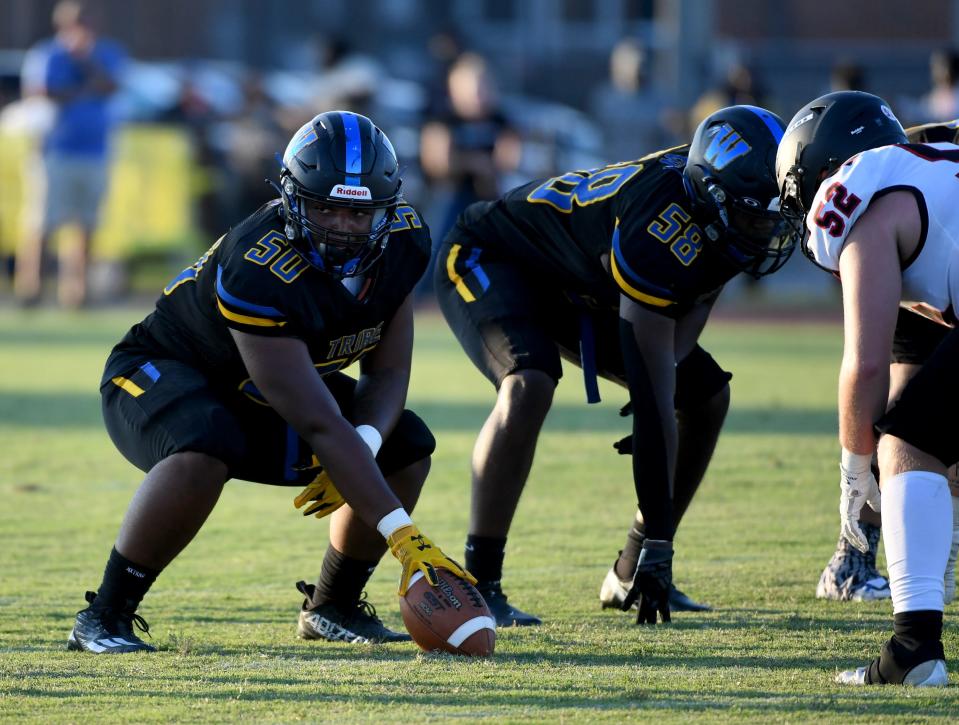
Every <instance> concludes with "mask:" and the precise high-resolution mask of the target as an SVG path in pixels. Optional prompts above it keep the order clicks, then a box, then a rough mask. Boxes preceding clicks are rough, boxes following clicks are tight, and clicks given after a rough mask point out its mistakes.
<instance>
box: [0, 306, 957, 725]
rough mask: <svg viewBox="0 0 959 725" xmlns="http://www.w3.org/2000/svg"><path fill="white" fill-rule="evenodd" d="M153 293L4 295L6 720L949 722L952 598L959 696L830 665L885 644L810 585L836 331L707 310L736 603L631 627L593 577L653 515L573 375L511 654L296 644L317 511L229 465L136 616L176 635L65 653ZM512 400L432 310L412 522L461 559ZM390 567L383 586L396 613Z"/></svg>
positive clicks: (724, 593)
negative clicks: (115, 374) (500, 406)
mask: <svg viewBox="0 0 959 725" xmlns="http://www.w3.org/2000/svg"><path fill="white" fill-rule="evenodd" d="M142 312H143V310H127V311H109V312H96V313H90V314H87V315H83V316H81V315H76V316H73V315H67V314H61V313H55V312H47V311H40V312H37V313H34V314H30V315H26V314H23V313H14V312H11V311H0V371H2V376H0V450H2V455H0V500H2V505H0V720H3V721H18V722H22V721H35V722H50V721H56V722H58V723H65V722H92V721H102V722H115V721H133V722H171V721H191V722H204V721H233V720H245V721H267V722H291V721H301V720H306V721H357V720H371V721H379V722H419V721H424V720H427V721H445V720H470V721H478V720H493V721H496V722H519V721H538V722H546V721H550V722H555V721H573V722H585V721H589V722H594V721H596V722H599V721H608V722H624V721H632V722H642V721H646V720H647V719H650V721H652V720H651V719H655V721H657V722H670V721H685V720H688V719H691V718H695V719H696V720H697V721H703V722H728V721H758V722H773V721H775V722H783V721H812V720H816V721H824V720H825V721H840V720H841V721H842V722H850V721H860V722H904V721H910V722H913V721H921V720H941V721H955V720H956V719H957V718H959V688H957V687H956V686H955V682H956V672H955V669H954V668H955V666H956V664H955V663H956V662H957V661H959V660H956V659H955V658H956V655H957V653H959V629H957V627H956V625H957V616H956V615H957V613H959V607H957V605H952V606H951V607H950V608H949V609H948V610H947V615H946V630H947V634H946V650H947V652H949V653H951V655H952V657H953V660H952V663H951V666H952V667H953V672H952V675H951V678H952V681H953V685H952V686H951V687H950V688H948V689H946V690H945V691H941V690H940V691H936V692H928V691H918V690H903V689H901V688H899V689H896V688H873V689H869V690H868V691H862V690H850V689H843V688H840V687H839V686H837V685H834V684H832V677H833V675H834V674H835V672H836V671H837V670H839V669H846V668H849V667H851V666H855V665H859V664H864V663H865V662H866V661H867V660H868V659H870V658H871V657H873V656H874V655H875V654H876V653H877V652H878V648H879V646H880V645H881V643H882V642H883V641H884V639H885V638H886V637H887V636H888V627H889V621H890V611H891V609H890V605H889V604H888V602H886V603H874V604H845V605H841V604H837V603H824V602H818V601H816V600H815V599H814V598H813V590H814V587H815V582H816V578H817V577H818V574H819V571H820V570H821V568H822V566H823V565H824V564H825V562H826V560H827V559H828V557H829V555H830V553H831V552H832V547H833V544H834V542H835V536H836V532H837V528H838V515H837V513H836V507H837V493H838V491H837V489H838V486H837V483H838V482H837V480H836V472H837V471H836V464H837V443H836V440H835V433H836V420H835V408H834V396H835V383H836V373H837V367H838V361H839V355H840V345H841V340H840V338H841V333H840V330H839V328H838V327H836V326H831V325H825V324H824V325H812V324H808V325H807V324H794V325H779V326H775V325H772V324H764V325H748V324H742V323H731V322H726V323H722V322H719V323H715V324H713V325H711V326H710V327H709V328H708V329H707V331H706V334H705V342H706V347H708V349H709V350H710V351H712V352H713V354H714V355H715V356H716V358H717V359H718V360H719V361H720V362H721V363H722V364H723V365H724V366H725V367H726V368H728V369H729V370H731V371H733V372H734V373H735V375H736V377H735V379H734V380H733V382H732V386H733V404H732V410H731V412H730V415H729V419H728V422H727V428H726V431H725V433H724V435H723V437H722V439H721V440H720V444H719V447H718V450H717V453H716V456H715V459H714V462H713V466H712V468H711V470H710V472H709V474H708V476H707V479H706V481H705V482H704V484H703V487H702V489H701V491H700V494H699V496H698V498H697V499H696V501H695V502H694V503H693V506H692V508H691V510H690V512H689V514H688V516H687V518H686V520H685V521H684V523H683V527H682V529H681V530H680V532H679V534H678V536H677V540H676V550H677V557H676V565H675V573H676V581H677V583H678V584H679V585H680V586H681V587H682V588H683V589H685V590H686V591H687V592H688V593H690V594H691V595H693V596H694V597H695V598H699V599H703V600H705V601H708V602H710V603H712V604H713V605H715V606H716V610H715V611H714V612H712V613H706V614H677V615H676V616H675V617H674V620H673V621H674V623H673V625H672V626H670V627H655V628H638V627H636V626H634V625H633V617H632V616H630V615H627V614H624V613H621V612H613V611H606V612H603V611H601V610H600V608H599V605H598V601H597V592H598V589H599V585H600V582H601V581H602V578H603V576H604V574H605V572H606V570H607V568H608V567H609V565H610V563H611V562H612V561H613V558H614V557H615V555H616V550H617V548H618V547H619V545H620V544H621V540H622V538H623V535H624V533H625V527H626V524H627V523H628V521H629V517H630V515H631V512H632V511H633V509H634V506H635V503H634V494H633V490H632V489H633V487H632V483H631V478H630V474H629V468H628V461H627V459H626V458H625V457H621V456H617V455H615V453H614V452H613V451H612V448H611V444H612V442H613V441H614V440H616V439H617V438H619V437H621V436H622V435H624V434H625V432H626V430H627V421H624V420H623V419H621V418H619V417H618V416H617V411H618V408H619V406H620V405H621V404H622V403H623V402H624V399H625V396H624V394H623V392H622V391H620V390H617V389H615V388H614V387H612V386H604V387H603V388H602V392H603V394H604V402H603V403H602V404H601V405H597V406H589V407H587V406H586V405H585V404H584V403H583V392H582V382H581V379H580V378H579V377H578V375H577V372H576V371H575V370H572V369H570V370H568V371H567V377H566V378H565V379H564V380H563V383H562V384H561V385H560V388H559V391H558V396H557V401H556V405H555V408H554V410H553V412H552V413H551V415H550V418H549V420H548V423H547V430H546V431H545V433H544V435H543V437H542V439H541V443H540V447H539V450H538V455H537V461H536V465H535V467H534V472H533V476H532V479H531V480H530V483H529V486H528V487H527V490H526V493H525V495H524V499H523V502H522V505H521V506H520V510H519V513H518V515H517V519H516V522H515V525H514V529H513V532H514V533H513V536H512V538H511V540H510V544H509V549H508V552H509V555H508V558H507V562H506V572H505V585H506V590H507V592H508V594H509V595H510V596H511V598H512V599H513V600H515V602H516V603H517V604H518V605H520V606H521V607H523V608H525V609H529V610H531V611H533V612H536V613H537V614H540V615H541V616H542V617H543V619H544V621H545V622H546V624H545V625H544V626H543V627H540V628H527V629H514V630H501V631H500V632H499V639H498V642H497V653H496V656H495V657H494V658H493V659H492V660H489V661H466V660H462V659H456V658H451V657H448V656H438V655H423V654H418V651H417V650H416V649H415V647H414V646H413V645H411V644H397V645H388V646H386V645H383V646H355V645H344V644H328V643H317V642H304V641H300V640H298V639H296V637H295V636H294V632H295V625H296V616H297V611H298V608H299V605H300V601H301V597H300V595H299V593H298V592H297V591H296V590H295V589H294V587H293V583H294V582H295V581H297V579H303V578H305V579H307V580H312V579H314V578H315V576H316V574H317V573H318V569H319V564H320V560H321V557H322V553H323V550H324V547H325V544H326V539H327V526H326V524H325V522H318V521H316V520H315V519H312V518H310V519H304V518H303V517H301V516H300V514H299V512H297V511H295V510H294V509H293V506H292V498H293V493H294V492H293V490H284V489H277V488H271V487H266V486H255V485H251V484H246V483H232V484H230V485H228V486H227V490H226V492H225V493H224V495H223V498H222V499H221V501H220V504H219V506H218V507H217V509H216V510H215V511H214V513H213V515H212V517H211V518H210V520H209V522H208V523H207V525H206V526H205V527H204V529H203V531H201V533H200V535H199V536H198V537H197V539H196V541H194V543H193V544H192V545H191V546H190V547H189V548H188V549H187V550H186V552H185V553H184V554H183V555H182V556H181V557H180V558H179V559H177V560H176V561H175V562H174V563H173V564H172V565H171V566H170V567H169V569H168V570H167V571H166V572H164V573H163V575H162V576H161V578H160V579H159V581H158V582H157V584H156V586H155V587H154V590H153V591H152V592H150V594H148V595H147V598H146V600H145V601H144V603H143V606H142V607H141V610H140V611H141V614H142V615H143V616H144V617H145V618H146V619H147V620H148V621H149V622H150V624H151V629H152V633H153V635H154V643H155V644H157V645H158V646H159V648H160V652H159V653H158V654H155V655H149V656H118V657H95V656H88V655H83V654H77V653H73V652H67V651H66V650H65V641H66V637H67V634H68V632H69V631H70V627H71V624H72V618H73V616H74V614H75V612H76V611H77V610H78V609H80V608H81V607H82V606H84V601H83V592H84V591H85V590H86V589H92V588H95V587H96V586H97V584H98V582H99V579H100V575H101V573H102V567H103V564H104V562H105V560H106V556H107V554H108V552H109V550H110V546H111V545H112V542H113V538H114V536H115V534H116V529H117V526H118V524H119V521H120V518H121V516H122V513H123V511H124V510H125V507H126V504H127V501H128V500H129V498H130V496H131V494H132V492H133V490H134V489H135V487H136V485H137V484H138V482H139V480H140V477H141V476H140V473H139V472H138V471H136V470H135V469H133V468H132V467H131V466H130V465H129V464H127V463H126V462H125V461H124V460H123V459H122V457H121V456H120V455H119V454H118V453H117V452H116V451H115V450H114V449H113V447H112V445H111V443H110V441H109V439H108V438H107V435H106V433H105V432H104V430H103V427H102V423H101V420H100V415H99V398H98V395H97V382H98V379H99V375H100V371H101V366H102V364H103V361H104V359H105V357H106V354H107V352H108V350H109V348H110V346H111V345H112V344H113V343H114V342H115V341H116V340H117V339H118V338H119V337H120V335H121V334H122V333H123V331H124V330H125V329H126V327H127V326H128V325H129V324H130V323H132V322H134V321H135V320H136V319H139V317H140V316H141V315H142ZM491 404H492V391H491V390H490V389H489V387H488V386H487V385H486V384H485V382H484V381H483V380H482V379H481V378H480V376H479V374H478V373H476V372H475V371H474V370H473V369H472V368H471V367H470V365H469V363H468V362H467V360H466V358H465V357H464V356H463V355H462V353H461V352H460V350H459V348H458V347H457V346H456V344H455V342H454V341H453V339H452V337H451V335H450V334H449V333H448V331H447V330H446V327H445V325H444V324H443V323H442V321H441V320H440V319H439V318H436V317H434V316H429V315H426V316H424V317H423V318H422V319H421V320H420V322H419V325H418V331H417V348H416V360H415V370H414V382H413V386H412V390H411V395H410V407H412V408H414V409H416V410H417V411H418V412H419V413H420V414H421V415H422V416H423V417H424V418H425V419H426V420H427V422H428V423H429V424H430V426H431V427H432V428H433V430H434V432H435V434H436V438H437V441H438V450H437V453H436V456H435V458H434V464H433V472H432V474H431V477H430V480H429V482H428V483H427V489H426V492H425V494H424V496H423V499H422V502H421V506H420V508H419V509H418V510H417V514H416V519H417V521H418V523H419V524H420V525H421V527H422V528H423V529H424V530H425V531H427V532H428V533H429V534H430V535H431V536H432V537H433V538H434V539H435V540H436V541H437V542H438V543H440V544H441V545H442V546H443V547H444V548H445V549H446V550H447V551H449V552H450V553H451V554H453V555H454V556H459V555H460V554H461V551H462V544H463V538H464V536H465V531H466V525H467V509H468V495H469V491H468V480H469V479H468V470H469V469H468V466H469V453H470V450H471V448H472V443H473V439H474V437H475V434H476V431H477V430H478V428H479V426H480V424H481V423H482V421H483V420H484V418H485V416H486V414H487V412H488V410H489V407H490V406H491ZM397 574H398V569H397V566H396V564H395V562H393V561H392V560H387V561H384V563H383V565H382V566H381V567H380V570H378V571H377V572H376V574H375V575H374V578H373V580H372V582H371V585H370V588H369V589H370V592H369V593H370V598H371V600H372V601H373V602H374V603H376V605H377V606H378V608H379V613H380V614H381V615H382V617H383V619H384V620H385V621H386V623H387V624H389V625H391V626H394V627H401V626H402V623H401V620H400V616H399V610H398V607H397V604H396V599H395V583H396V576H397Z"/></svg>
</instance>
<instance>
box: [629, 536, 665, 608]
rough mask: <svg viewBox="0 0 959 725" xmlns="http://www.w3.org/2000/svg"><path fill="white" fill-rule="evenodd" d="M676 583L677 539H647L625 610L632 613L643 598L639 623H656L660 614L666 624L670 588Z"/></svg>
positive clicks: (640, 555)
mask: <svg viewBox="0 0 959 725" xmlns="http://www.w3.org/2000/svg"><path fill="white" fill-rule="evenodd" d="M672 583H673V542H671V541H658V540H655V539H646V540H645V541H644V542H643V549H642V551H640V552H639V563H637V564H636V576H634V577H633V586H632V587H630V590H629V593H628V594H627V595H626V599H624V600H623V605H622V607H621V608H622V610H623V611H624V612H628V611H629V609H630V607H632V606H633V603H634V602H635V601H636V600H637V599H638V600H639V613H638V614H637V615H636V624H656V615H657V614H659V617H660V619H661V620H662V622H663V624H666V623H667V622H669V621H670V619H669V589H670V587H671V586H672Z"/></svg>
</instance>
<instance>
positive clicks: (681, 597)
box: [669, 584, 713, 612]
mask: <svg viewBox="0 0 959 725" xmlns="http://www.w3.org/2000/svg"><path fill="white" fill-rule="evenodd" d="M669 610H670V611H671V612H711V611H713V608H712V607H711V606H709V605H708V604H703V603H701V602H694V601H693V600H692V599H690V598H689V597H688V596H687V595H686V594H685V593H683V592H682V591H680V590H679V589H677V588H676V585H675V584H671V585H670V586H669Z"/></svg>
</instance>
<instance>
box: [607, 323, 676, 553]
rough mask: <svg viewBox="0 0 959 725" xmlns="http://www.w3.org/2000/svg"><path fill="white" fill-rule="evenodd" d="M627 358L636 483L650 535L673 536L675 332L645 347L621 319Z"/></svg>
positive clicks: (624, 356) (647, 532)
mask: <svg viewBox="0 0 959 725" xmlns="http://www.w3.org/2000/svg"><path fill="white" fill-rule="evenodd" d="M620 332H621V335H620V340H621V344H622V347H623V362H624V363H625V366H626V377H627V380H628V383H629V399H630V402H631V403H632V407H633V482H634V484H635V487H636V498H637V502H638V504H639V510H640V512H641V513H642V515H643V520H644V521H645V522H646V535H647V537H649V538H652V539H664V540H671V539H672V537H673V531H674V529H675V514H674V511H673V475H674V473H675V470H676V448H677V438H678V435H677V431H676V416H675V412H674V409H673V396H674V394H675V391H676V367H675V364H674V362H673V356H674V353H673V344H672V338H671V336H668V335H667V336H666V341H665V342H664V341H660V342H659V343H658V344H650V341H649V340H646V339H643V343H644V349H643V351H641V350H640V347H639V345H638V344H637V341H636V334H635V331H634V326H633V324H632V323H631V322H629V321H627V320H625V319H623V320H620Z"/></svg>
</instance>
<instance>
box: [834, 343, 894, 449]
mask: <svg viewBox="0 0 959 725" xmlns="http://www.w3.org/2000/svg"><path fill="white" fill-rule="evenodd" d="M888 389H889V366H888V365H887V364H878V363H876V364H864V363H852V364H848V363H846V362H845V361H844V362H843V366H842V369H841V370H840V372H839V442H840V444H841V445H842V447H843V448H845V449H846V450H847V451H850V452H852V453H858V454H862V455H866V454H872V453H873V452H874V451H875V449H876V436H875V433H874V431H873V424H874V423H875V422H876V421H877V420H878V419H879V417H880V416H881V415H882V413H883V410H884V409H885V404H886V394H887V391H888Z"/></svg>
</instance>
